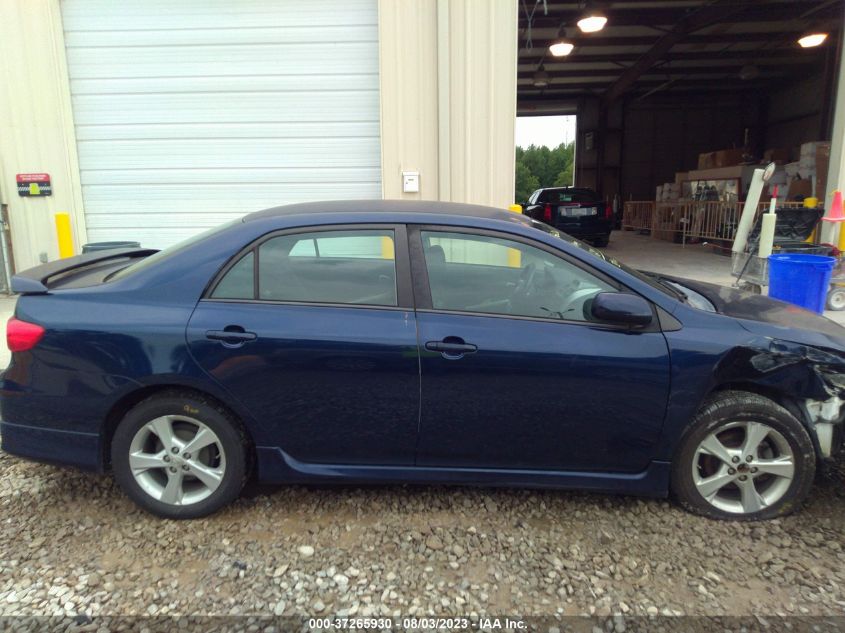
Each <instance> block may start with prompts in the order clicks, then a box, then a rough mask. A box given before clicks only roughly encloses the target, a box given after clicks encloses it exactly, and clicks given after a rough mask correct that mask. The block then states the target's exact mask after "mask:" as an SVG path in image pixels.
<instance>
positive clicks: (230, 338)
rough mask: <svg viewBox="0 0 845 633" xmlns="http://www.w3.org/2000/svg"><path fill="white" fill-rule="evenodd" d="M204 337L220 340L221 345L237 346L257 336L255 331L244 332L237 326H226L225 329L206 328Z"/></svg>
mask: <svg viewBox="0 0 845 633" xmlns="http://www.w3.org/2000/svg"><path fill="white" fill-rule="evenodd" d="M205 338H207V339H211V340H212V341H221V342H222V343H223V345H227V346H232V347H238V346H240V345H243V344H244V343H248V342H249V341H254V340H255V339H257V338H258V335H257V334H256V333H255V332H246V331H244V329H243V328H242V327H239V326H231V325H230V326H228V327H227V328H226V329H225V330H208V331H207V332H206V333H205Z"/></svg>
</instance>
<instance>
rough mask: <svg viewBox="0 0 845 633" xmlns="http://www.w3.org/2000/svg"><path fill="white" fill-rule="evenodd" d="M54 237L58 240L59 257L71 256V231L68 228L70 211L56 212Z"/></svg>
mask: <svg viewBox="0 0 845 633" xmlns="http://www.w3.org/2000/svg"><path fill="white" fill-rule="evenodd" d="M56 238H57V239H58V241H59V257H60V258H61V259H65V258H66V257H73V232H72V231H71V228H70V213H57V214H56Z"/></svg>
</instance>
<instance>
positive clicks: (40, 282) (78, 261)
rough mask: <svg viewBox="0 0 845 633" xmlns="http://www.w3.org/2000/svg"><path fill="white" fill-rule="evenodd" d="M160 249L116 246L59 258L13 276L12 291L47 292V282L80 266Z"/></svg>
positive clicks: (133, 256)
mask: <svg viewBox="0 0 845 633" xmlns="http://www.w3.org/2000/svg"><path fill="white" fill-rule="evenodd" d="M157 252H158V251H157V250H155V249H152V248H115V249H109V250H106V251H95V252H93V253H85V254H84V255H76V256H74V257H68V258H66V259H57V260H56V261H54V262H47V263H46V264H41V265H40V266H36V267H35V268H28V269H27V270H24V271H23V272H20V273H18V274H17V275H15V276H14V277H12V292H16V293H20V294H25V295H31V294H44V293H46V292H47V282H49V281H50V279H52V278H54V277H58V276H60V275H64V274H66V273H69V272H71V271H73V270H76V269H79V268H86V267H88V266H91V265H93V264H99V263H102V262H106V261H108V260H110V259H120V258H121V257H131V258H135V257H147V256H148V255H152V254H153V253H157Z"/></svg>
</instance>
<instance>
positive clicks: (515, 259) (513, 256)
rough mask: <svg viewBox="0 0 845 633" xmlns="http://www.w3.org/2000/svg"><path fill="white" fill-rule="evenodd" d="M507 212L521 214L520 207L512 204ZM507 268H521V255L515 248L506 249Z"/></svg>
mask: <svg viewBox="0 0 845 633" xmlns="http://www.w3.org/2000/svg"><path fill="white" fill-rule="evenodd" d="M508 211H513V212H514V213H522V205H519V204H512V205H510V206H509V207H508ZM508 266H509V267H510V268H522V253H520V252H519V250H517V249H515V248H509V249H508Z"/></svg>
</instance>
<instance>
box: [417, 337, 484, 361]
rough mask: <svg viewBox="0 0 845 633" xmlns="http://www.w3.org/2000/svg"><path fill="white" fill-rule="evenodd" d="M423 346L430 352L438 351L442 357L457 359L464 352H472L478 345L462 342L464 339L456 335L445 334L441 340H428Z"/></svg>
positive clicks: (476, 349)
mask: <svg viewBox="0 0 845 633" xmlns="http://www.w3.org/2000/svg"><path fill="white" fill-rule="evenodd" d="M425 348H426V349H427V350H428V351H430V352H440V353H441V354H442V355H443V358H449V359H457V358H462V357H463V355H464V354H474V353H475V352H477V351H478V346H477V345H473V344H471V343H466V342H464V339H462V338H460V337H457V336H447V337H446V338H445V339H443V340H442V341H428V342H427V343H426V344H425Z"/></svg>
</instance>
